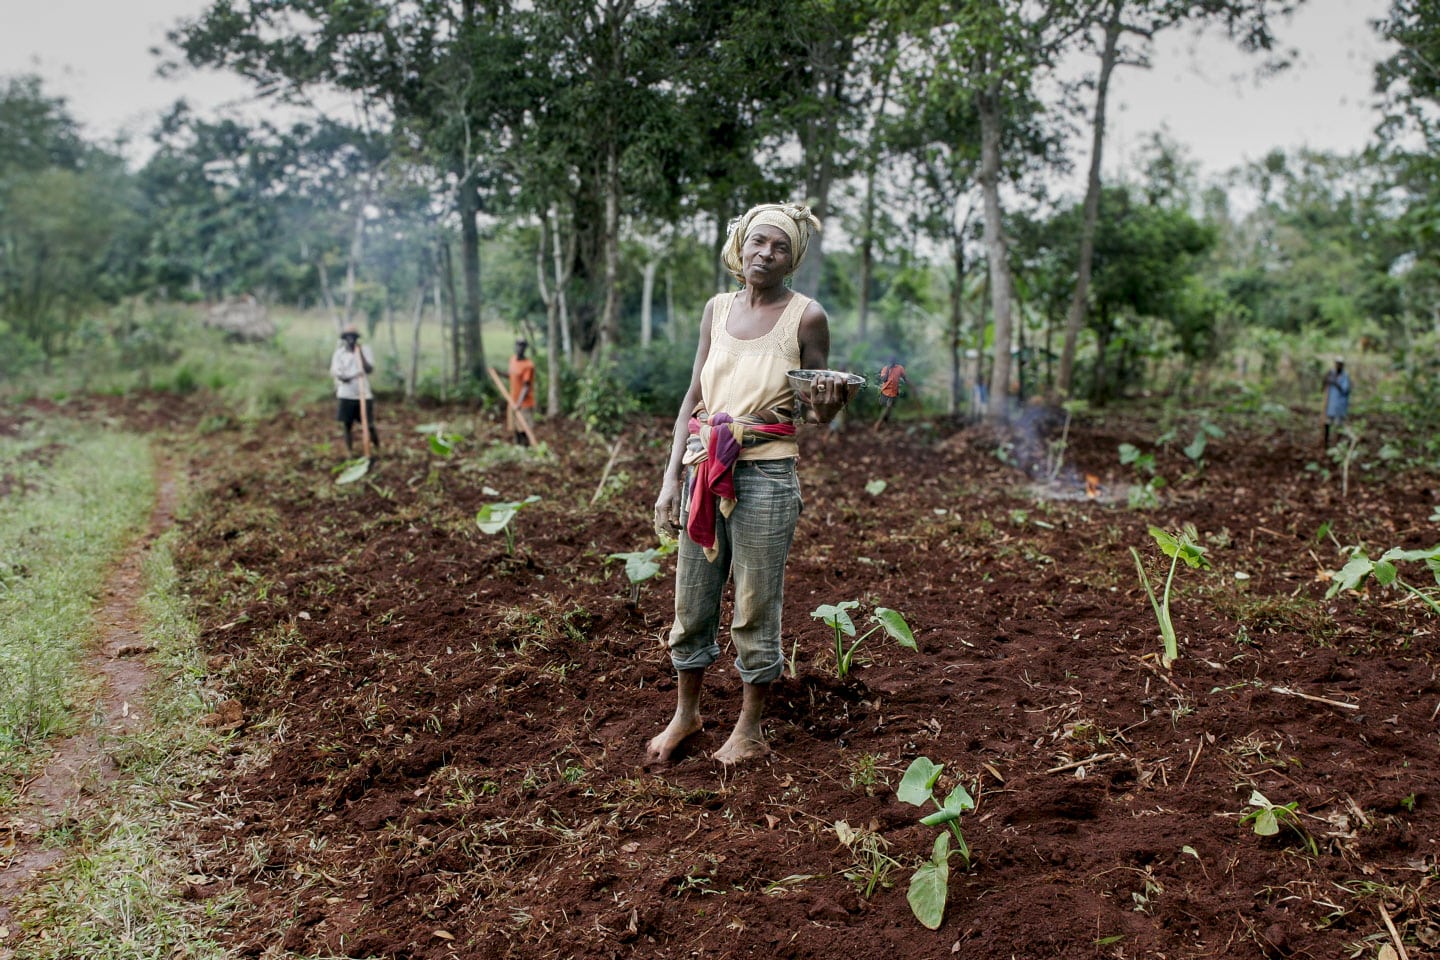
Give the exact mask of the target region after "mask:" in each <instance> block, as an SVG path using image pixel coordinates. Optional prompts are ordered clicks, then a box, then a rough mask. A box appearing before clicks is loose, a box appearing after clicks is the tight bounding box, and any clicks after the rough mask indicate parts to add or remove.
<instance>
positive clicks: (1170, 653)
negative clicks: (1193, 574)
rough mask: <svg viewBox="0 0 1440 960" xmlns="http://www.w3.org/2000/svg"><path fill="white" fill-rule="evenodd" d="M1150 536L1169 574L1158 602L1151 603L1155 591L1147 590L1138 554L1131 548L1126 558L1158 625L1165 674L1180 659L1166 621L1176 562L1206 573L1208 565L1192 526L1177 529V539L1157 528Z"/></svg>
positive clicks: (1171, 628) (1172, 629)
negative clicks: (1130, 560)
mask: <svg viewBox="0 0 1440 960" xmlns="http://www.w3.org/2000/svg"><path fill="white" fill-rule="evenodd" d="M1150 536H1152V537H1154V538H1155V543H1156V544H1157V545H1159V547H1160V551H1161V552H1162V553H1164V554H1165V556H1167V557H1169V558H1170V573H1169V575H1167V576H1166V577H1165V592H1164V593H1163V594H1162V595H1161V597H1160V599H1159V600H1156V599H1155V590H1154V589H1153V588H1152V587H1151V586H1150V576H1149V574H1147V573H1146V572H1145V563H1144V561H1143V560H1141V559H1140V551H1139V550H1136V549H1135V548H1134V547H1131V548H1130V554H1131V556H1133V557H1134V558H1135V569H1136V570H1138V571H1139V572H1140V583H1141V584H1143V585H1144V587H1145V595H1146V596H1147V597H1149V598H1150V606H1151V608H1153V609H1154V611H1155V620H1156V621H1157V622H1158V623H1159V625H1160V638H1161V639H1162V640H1163V641H1164V643H1165V652H1164V655H1163V657H1162V658H1161V661H1160V662H1161V664H1162V665H1163V666H1164V667H1165V668H1166V669H1167V670H1168V669H1169V668H1170V664H1172V663H1174V662H1175V661H1176V660H1177V659H1179V657H1180V646H1179V643H1178V641H1177V640H1176V639H1175V624H1174V623H1173V622H1171V620H1170V589H1171V587H1172V586H1174V584H1175V569H1176V568H1177V567H1178V566H1179V565H1180V561H1182V560H1183V561H1185V565H1186V566H1187V567H1196V568H1199V569H1202V570H1203V569H1208V568H1209V567H1210V561H1209V560H1206V559H1205V548H1204V547H1202V546H1200V544H1199V543H1197V542H1196V541H1197V540H1198V538H1199V535H1198V534H1197V533H1196V532H1195V527H1194V525H1193V524H1189V523H1187V524H1185V526H1184V527H1182V528H1181V529H1180V533H1179V535H1178V536H1175V535H1172V534H1169V533H1166V532H1165V531H1164V530H1161V529H1160V528H1159V527H1151V528H1150Z"/></svg>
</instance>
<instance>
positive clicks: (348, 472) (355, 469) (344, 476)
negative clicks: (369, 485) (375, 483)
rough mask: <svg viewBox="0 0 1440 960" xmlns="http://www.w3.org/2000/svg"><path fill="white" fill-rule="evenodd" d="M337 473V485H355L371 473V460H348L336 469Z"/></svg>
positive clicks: (362, 458)
mask: <svg viewBox="0 0 1440 960" xmlns="http://www.w3.org/2000/svg"><path fill="white" fill-rule="evenodd" d="M335 472H336V474H337V476H336V477H335V482H336V483H337V484H345V483H354V482H355V481H357V480H359V479H360V478H362V477H364V476H365V474H367V473H369V472H370V458H369V457H357V458H355V459H354V460H346V461H345V462H344V463H342V464H340V465H339V466H337V467H336V468H335Z"/></svg>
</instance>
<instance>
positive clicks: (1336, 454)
mask: <svg viewBox="0 0 1440 960" xmlns="http://www.w3.org/2000/svg"><path fill="white" fill-rule="evenodd" d="M1328 452H1329V454H1330V459H1331V460H1333V461H1335V463H1337V464H1339V466H1340V499H1341V500H1345V499H1347V498H1348V497H1349V496H1350V465H1351V464H1352V463H1354V462H1355V461H1356V459H1358V458H1359V457H1360V455H1361V454H1363V453H1364V452H1365V448H1364V447H1362V446H1360V434H1359V432H1358V431H1357V430H1356V429H1355V428H1353V427H1349V426H1346V427H1342V428H1341V430H1340V440H1339V442H1338V443H1336V444H1335V445H1334V446H1332V447H1331V448H1330V450H1329V451H1328Z"/></svg>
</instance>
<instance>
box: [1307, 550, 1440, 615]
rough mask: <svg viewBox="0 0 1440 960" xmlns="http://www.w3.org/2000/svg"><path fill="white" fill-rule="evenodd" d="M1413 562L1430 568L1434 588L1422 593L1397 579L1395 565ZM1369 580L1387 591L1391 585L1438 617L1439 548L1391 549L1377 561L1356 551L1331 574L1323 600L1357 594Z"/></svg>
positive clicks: (1417, 588) (1439, 584)
mask: <svg viewBox="0 0 1440 960" xmlns="http://www.w3.org/2000/svg"><path fill="white" fill-rule="evenodd" d="M1415 562H1421V563H1424V564H1425V565H1426V566H1427V567H1429V568H1430V573H1431V574H1432V575H1433V576H1434V577H1435V583H1436V586H1435V587H1431V588H1429V589H1426V590H1422V589H1420V588H1419V587H1415V586H1412V585H1410V584H1408V583H1406V582H1405V581H1404V580H1401V579H1400V571H1399V570H1397V569H1396V567H1395V565H1396V564H1397V563H1415ZM1372 576H1373V577H1374V578H1375V582H1376V583H1378V584H1380V586H1382V587H1388V586H1390V585H1392V584H1393V585H1395V586H1397V587H1400V588H1401V589H1402V590H1405V591H1407V592H1409V593H1410V594H1411V595H1413V596H1415V597H1417V598H1418V599H1419V600H1420V602H1422V603H1424V604H1425V605H1426V606H1427V607H1429V608H1430V610H1431V612H1432V613H1437V614H1440V601H1437V597H1440V544H1437V545H1435V546H1433V547H1430V548H1429V549H1425V550H1403V549H1401V548H1400V547H1393V548H1391V549H1389V550H1386V551H1385V552H1384V553H1383V554H1381V555H1380V557H1379V559H1377V560H1371V559H1370V558H1369V557H1367V556H1366V555H1365V553H1364V551H1363V550H1362V549H1359V548H1357V549H1356V550H1355V552H1354V553H1353V554H1352V555H1351V557H1350V560H1349V562H1348V563H1346V564H1345V566H1344V567H1342V568H1341V569H1340V570H1338V571H1332V572H1331V575H1330V589H1329V590H1327V591H1325V596H1326V598H1327V599H1328V598H1330V597H1333V596H1335V595H1336V594H1337V593H1339V592H1340V591H1341V590H1358V589H1360V585H1361V584H1363V583H1364V582H1365V580H1366V579H1367V578H1369V577H1372Z"/></svg>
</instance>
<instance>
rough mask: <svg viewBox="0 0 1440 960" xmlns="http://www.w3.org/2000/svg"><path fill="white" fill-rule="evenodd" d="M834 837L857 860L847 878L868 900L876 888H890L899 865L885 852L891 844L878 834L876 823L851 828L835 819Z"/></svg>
mask: <svg viewBox="0 0 1440 960" xmlns="http://www.w3.org/2000/svg"><path fill="white" fill-rule="evenodd" d="M835 835H836V836H837V837H839V838H840V842H841V843H842V844H844V845H845V847H846V849H848V850H849V851H850V853H851V855H853V856H854V857H855V866H854V867H853V868H852V869H850V870H846V871H845V879H847V880H849V881H851V882H853V883H854V884H855V885H856V886H857V887H859V888H860V892H861V895H862V896H864V897H865V899H866V900H869V899H870V897H871V895H873V894H874V893H875V888H876V887H888V886H890V871H892V870H894V869H895V868H896V867H898V866H900V864H899V862H898V861H896V860H895V858H894V857H892V856H890V855H889V854H888V853H886V852H885V848H886V847H887V846H889V844H888V843H887V842H886V841H885V838H884V837H882V836H880V834H878V833H876V832H875V825H874V824H873V823H872V824H871V825H870V826H869V827H852V826H850V824H848V823H846V822H845V821H844V820H836V821H835Z"/></svg>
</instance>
